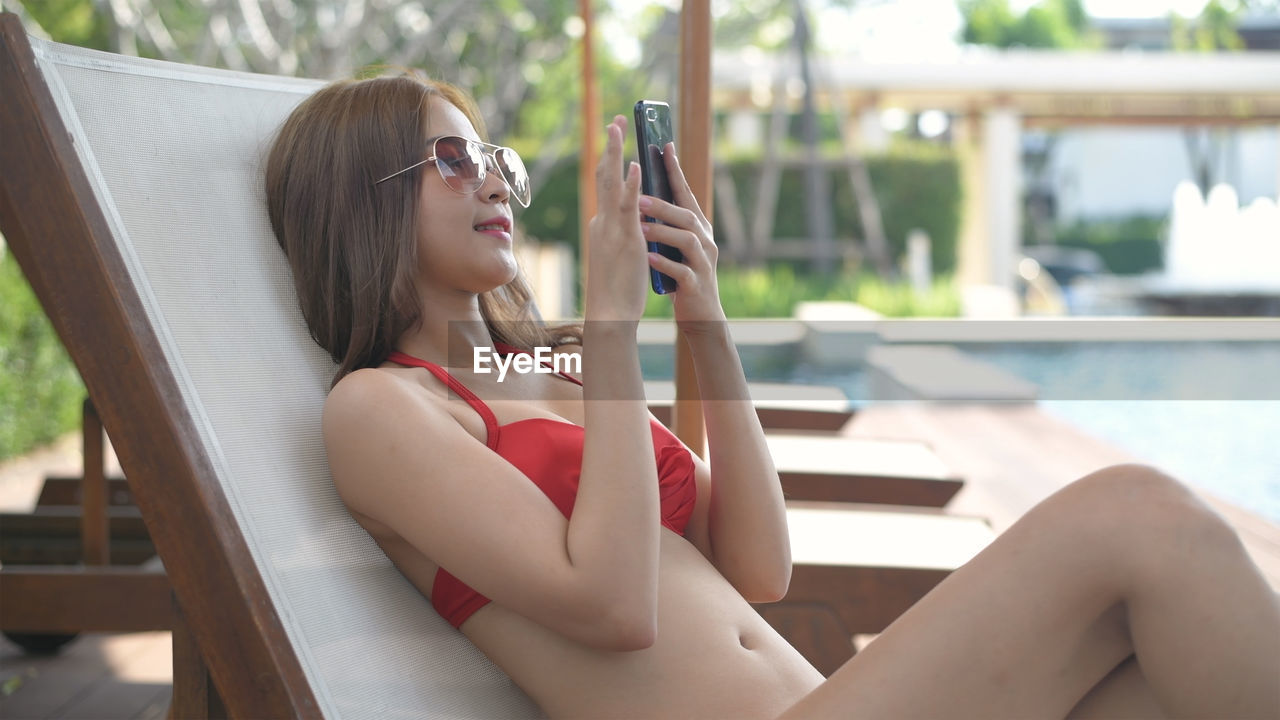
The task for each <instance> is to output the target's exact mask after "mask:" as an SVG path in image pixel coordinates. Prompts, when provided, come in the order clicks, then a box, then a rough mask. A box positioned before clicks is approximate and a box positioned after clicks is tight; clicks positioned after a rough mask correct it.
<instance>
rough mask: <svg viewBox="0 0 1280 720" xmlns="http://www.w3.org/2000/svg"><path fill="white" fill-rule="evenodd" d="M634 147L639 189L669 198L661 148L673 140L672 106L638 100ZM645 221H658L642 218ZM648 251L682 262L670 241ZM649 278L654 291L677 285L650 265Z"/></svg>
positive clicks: (669, 200) (680, 256)
mask: <svg viewBox="0 0 1280 720" xmlns="http://www.w3.org/2000/svg"><path fill="white" fill-rule="evenodd" d="M635 126H636V149H637V151H638V152H639V155H640V191H641V192H643V193H644V194H645V195H652V196H654V197H656V198H661V199H663V200H666V201H667V202H671V201H672V195H671V183H670V181H669V180H668V179H667V164H666V161H665V157H664V153H663V150H664V149H665V148H666V147H667V143H669V142H674V141H675V135H674V134H673V133H672V132H671V106H669V105H667V104H666V103H664V102H658V101H655V100H641V101H640V102H638V103H636V106H635ZM645 220H646V222H660V221H659V220H655V219H653V218H645ZM649 251H650V252H656V253H658V254H660V255H663V256H664V257H669V258H671V259H672V260H675V261H676V262H683V261H684V256H683V255H681V254H680V251H679V250H677V249H676V248H673V247H671V246H670V245H664V244H662V243H656V242H651V243H649ZM649 282H650V284H651V285H653V291H654V292H656V293H658V294H659V295H665V294H667V293H669V292H672V291H673V290H675V289H676V281H675V280H673V279H672V278H671V277H670V276H669V275H666V274H664V273H660V272H658V271H657V270H654V269H653V268H649Z"/></svg>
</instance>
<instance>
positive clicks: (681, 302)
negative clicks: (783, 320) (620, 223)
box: [640, 144, 725, 332]
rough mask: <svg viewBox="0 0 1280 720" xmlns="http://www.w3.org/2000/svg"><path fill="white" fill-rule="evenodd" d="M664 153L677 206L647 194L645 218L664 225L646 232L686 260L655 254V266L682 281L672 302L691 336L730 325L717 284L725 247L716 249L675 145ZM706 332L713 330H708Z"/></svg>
mask: <svg viewBox="0 0 1280 720" xmlns="http://www.w3.org/2000/svg"><path fill="white" fill-rule="evenodd" d="M663 155H664V157H665V160H666V165H667V176H668V179H669V181H670V183H671V194H672V198H673V200H674V201H675V202H674V204H673V203H668V202H665V201H663V200H659V199H658V198H655V197H651V196H648V195H642V196H641V197H640V214H641V215H647V216H649V217H651V218H655V219H657V220H661V221H662V223H655V222H645V223H642V224H641V229H642V230H643V231H644V235H645V240H647V241H649V242H660V243H663V244H664V245H670V246H672V247H674V248H676V249H677V250H679V251H680V253H681V254H682V255H683V256H684V261H683V262H677V261H675V260H672V259H670V258H667V257H664V256H662V255H659V254H658V253H655V252H651V253H649V266H650V267H652V268H653V269H655V270H657V271H658V272H661V273H664V274H666V275H670V276H671V278H672V279H673V280H675V281H676V290H675V292H674V293H672V298H671V302H672V306H673V309H674V310H675V320H676V323H677V324H679V325H680V326H681V328H682V329H684V330H685V331H686V332H699V331H700V330H701V329H702V328H701V327H700V326H703V324H704V323H722V322H724V321H725V315H724V308H723V307H722V306H721V304H720V290H719V286H718V285H717V284H716V261H717V259H719V257H720V249H719V248H718V247H716V242H715V239H714V237H713V235H712V231H711V223H710V222H709V221H708V220H707V217H706V216H705V215H703V213H702V208H700V207H699V206H698V200H697V199H696V198H695V197H694V196H693V190H692V189H691V188H690V187H689V181H688V180H686V179H685V176H684V171H683V170H681V169H680V161H679V159H677V158H676V153H675V146H674V145H673V144H668V145H667V147H666V148H664V149H663ZM664 223H665V224H664ZM706 329H708V330H709V329H710V327H709V326H706Z"/></svg>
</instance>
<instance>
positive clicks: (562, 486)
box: [387, 343, 697, 627]
mask: <svg viewBox="0 0 1280 720" xmlns="http://www.w3.org/2000/svg"><path fill="white" fill-rule="evenodd" d="M496 349H497V350H498V352H499V353H501V354H503V355H507V354H510V353H522V354H526V355H527V354H529V353H528V352H526V351H524V350H520V349H519V348H515V347H512V346H510V345H506V344H504V343H497V344H496ZM387 359H388V360H389V361H391V362H394V363H398V364H400V365H407V366H413V367H421V368H426V369H427V370H429V371H430V372H431V374H432V375H435V376H436V377H437V378H439V379H440V381H441V382H443V383H444V384H446V385H448V386H449V389H450V390H452V391H453V392H455V393H457V394H458V395H459V396H461V397H462V398H463V399H464V400H466V401H467V404H468V405H470V406H471V407H472V408H473V409H475V411H476V412H477V413H479V414H480V417H481V418H482V419H483V420H484V426H485V432H486V433H487V440H486V443H485V444H486V445H487V446H488V447H489V449H490V450H493V451H494V452H496V453H498V455H499V456H501V457H502V458H504V459H505V460H506V461H507V462H509V463H511V464H512V465H514V466H515V467H516V468H517V469H519V470H520V471H521V472H523V473H524V474H525V476H526V477H528V478H529V480H530V481H531V482H532V483H533V484H534V485H537V486H538V488H539V489H541V490H542V492H543V493H544V494H545V495H546V496H547V497H548V498H550V500H551V502H553V503H555V506H556V507H557V508H559V509H560V512H562V513H564V516H565V517H566V518H567V517H569V516H570V515H571V514H572V513H573V503H574V501H575V500H576V499H577V495H578V476H579V473H580V472H581V470H582V444H583V436H584V432H585V431H584V429H583V427H582V426H581V425H575V424H573V423H571V422H567V421H562V420H554V419H552V418H527V419H524V420H517V421H515V422H512V423H507V424H506V425H499V424H498V420H497V418H496V417H495V416H494V414H493V411H492V410H490V409H489V406H488V405H486V404H485V403H484V401H482V400H481V399H480V398H478V397H476V395H475V394H474V393H472V392H471V391H470V390H468V389H467V388H466V386H465V385H463V384H462V383H461V382H458V380H457V379H455V378H454V377H453V376H452V375H450V374H449V371H447V370H445V369H444V368H442V367H440V366H439V365H436V364H435V363H432V362H427V361H426V360H420V359H418V358H416V357H413V356H412V355H406V354H405V353H402V352H399V351H396V352H392V353H391V354H390V355H389V356H388V357H387ZM560 375H561V376H562V377H564V378H566V379H568V380H570V381H572V382H575V383H577V384H579V385H581V384H582V383H581V382H579V381H578V380H577V379H576V378H574V377H571V376H569V375H565V374H564V373H560ZM649 425H650V430H651V431H652V432H653V451H654V456H655V459H656V460H657V465H658V494H659V497H660V499H661V516H662V525H663V527H666V528H668V529H670V530H671V531H673V532H675V533H677V534H680V535H683V534H684V529H685V526H686V525H687V524H688V523H689V517H690V515H692V514H693V505H694V501H695V499H696V496H697V486H696V484H695V483H694V465H693V458H692V457H691V456H690V455H689V451H688V449H687V448H685V446H684V445H683V444H682V443H681V442H680V441H679V440H678V439H677V438H676V436H675V435H673V434H672V433H671V431H670V430H667V428H666V427H664V426H663V425H662V423H659V422H658V421H657V420H650V423H649ZM488 603H489V598H487V597H485V596H483V595H481V594H480V593H478V592H476V591H475V590H472V589H471V588H470V587H469V586H467V585H465V584H464V583H463V582H462V581H461V580H458V579H457V578H456V577H454V576H453V575H451V574H450V573H449V572H448V571H446V570H445V569H444V568H440V569H439V570H438V571H437V572H436V577H435V581H434V583H433V584H432V588H431V604H432V605H433V606H435V608H436V611H437V612H439V613H440V614H441V615H442V616H443V617H444V619H445V620H448V621H449V623H450V624H452V625H453V626H454V627H458V626H460V625H462V623H464V622H466V620H467V618H469V617H471V615H472V614H473V613H475V612H476V611H477V610H479V609H480V608H482V607H484V606H485V605H487V604H488Z"/></svg>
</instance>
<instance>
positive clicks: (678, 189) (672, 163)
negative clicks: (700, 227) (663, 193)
mask: <svg viewBox="0 0 1280 720" xmlns="http://www.w3.org/2000/svg"><path fill="white" fill-rule="evenodd" d="M662 158H663V162H665V163H666V165H667V177H668V179H669V181H670V183H671V195H672V198H673V199H674V200H675V201H676V204H677V205H679V206H680V207H683V208H688V209H689V211H690V212H691V213H692V214H693V215H694V217H695V218H696V219H697V220H698V222H699V223H703V224H706V222H707V218H706V216H705V215H703V214H702V208H701V207H700V206H699V205H698V198H696V197H694V194H693V188H691V187H689V180H688V179H687V178H685V176H684V169H683V168H681V167H680V158H678V157H676V144H675V143H667V146H666V147H665V148H663V149H662Z"/></svg>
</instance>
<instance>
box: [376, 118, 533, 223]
mask: <svg viewBox="0 0 1280 720" xmlns="http://www.w3.org/2000/svg"><path fill="white" fill-rule="evenodd" d="M432 161H434V162H435V164H436V170H439V171H440V177H441V178H442V179H443V180H444V184H445V185H448V186H449V189H450V190H453V191H454V192H456V193H460V194H462V195H470V194H471V193H473V192H475V191H477V190H479V189H480V186H481V185H484V181H485V178H487V177H488V176H489V169H490V168H493V169H496V170H497V171H498V174H499V175H500V176H502V179H503V181H504V182H506V183H507V187H508V188H510V189H511V194H512V195H514V196H515V198H516V200H518V201H519V202H520V206H521V207H529V200H530V192H529V172H528V171H527V170H525V169H524V162H523V161H521V160H520V155H519V154H517V153H516V151H515V150H512V149H511V148H509V147H503V146H501V145H493V144H490V143H486V142H480V141H479V140H469V139H467V138H463V137H458V136H456V135H445V136H443V137H438V138H436V139H435V141H434V142H433V143H431V157H429V158H427V159H426V160H423V161H421V162H416V163H414V164H412V165H410V166H409V167H407V168H405V169H403V170H397V171H396V172H393V173H391V174H390V175H388V176H386V177H384V178H382V179H381V180H378V181H377V182H375V183H374V185H381V184H382V183H384V182H386V181H388V180H390V179H391V178H393V177H396V176H398V175H402V174H404V173H407V172H409V171H410V170H412V169H414V168H416V167H418V166H419V165H425V164H427V163H429V162H432Z"/></svg>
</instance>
